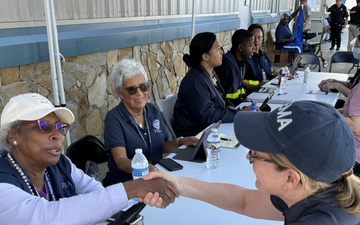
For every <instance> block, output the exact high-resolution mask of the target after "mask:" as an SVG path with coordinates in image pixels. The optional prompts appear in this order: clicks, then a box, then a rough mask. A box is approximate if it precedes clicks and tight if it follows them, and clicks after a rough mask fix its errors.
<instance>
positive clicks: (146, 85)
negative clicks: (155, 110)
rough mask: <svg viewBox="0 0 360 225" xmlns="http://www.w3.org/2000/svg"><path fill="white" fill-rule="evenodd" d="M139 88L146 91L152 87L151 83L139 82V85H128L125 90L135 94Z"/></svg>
mask: <svg viewBox="0 0 360 225" xmlns="http://www.w3.org/2000/svg"><path fill="white" fill-rule="evenodd" d="M138 88H139V89H140V91H141V92H146V91H148V90H149V89H150V83H149V82H145V83H142V84H139V86H130V87H126V88H125V90H126V91H127V93H128V94H129V95H134V94H136V92H137V89H138Z"/></svg>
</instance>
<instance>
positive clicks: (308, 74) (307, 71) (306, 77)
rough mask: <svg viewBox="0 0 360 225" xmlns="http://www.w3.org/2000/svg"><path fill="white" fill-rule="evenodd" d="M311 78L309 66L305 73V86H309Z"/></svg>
mask: <svg viewBox="0 0 360 225" xmlns="http://www.w3.org/2000/svg"><path fill="white" fill-rule="evenodd" d="M309 76H310V68H309V67H308V66H307V67H306V69H305V71H304V81H303V82H304V84H307V83H308V82H309Z"/></svg>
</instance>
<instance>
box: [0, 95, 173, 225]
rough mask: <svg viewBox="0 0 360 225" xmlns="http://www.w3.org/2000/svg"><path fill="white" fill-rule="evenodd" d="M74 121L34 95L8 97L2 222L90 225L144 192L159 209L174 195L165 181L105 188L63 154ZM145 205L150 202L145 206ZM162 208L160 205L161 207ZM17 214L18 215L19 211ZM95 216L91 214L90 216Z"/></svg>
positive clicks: (0, 130) (0, 185)
mask: <svg viewBox="0 0 360 225" xmlns="http://www.w3.org/2000/svg"><path fill="white" fill-rule="evenodd" d="M73 122H74V115H73V114H72V112H71V111H70V110H68V109H67V108H63V107H59V108H55V107H54V106H53V104H51V102H50V101H49V100H48V99H46V98H45V97H43V96H41V95H39V94H32V93H30V94H22V95H18V96H15V97H13V98H11V99H10V101H9V103H8V104H7V105H6V106H5V108H4V110H3V112H2V114H1V127H0V147H1V148H2V149H3V150H5V151H2V152H1V157H0V168H1V169H0V202H1V204H0V218H1V224H94V223H98V222H101V221H104V220H106V219H107V218H109V217H110V216H111V215H113V214H114V213H116V212H118V211H120V210H121V209H123V208H125V207H127V205H128V199H130V198H133V197H138V198H140V200H141V198H143V197H144V196H145V195H146V194H148V197H149V199H152V196H155V197H157V196H158V194H154V195H153V194H152V193H155V192H158V193H159V194H160V196H161V197H162V200H161V201H157V202H156V200H157V198H156V200H155V201H152V202H151V205H156V206H157V207H164V206H166V205H167V204H169V203H170V202H173V200H174V197H175V194H174V193H173V192H172V191H171V190H170V189H169V188H168V187H167V183H168V182H166V181H164V180H157V181H155V182H151V183H149V182H146V181H143V180H141V179H138V180H136V181H131V182H126V183H123V184H116V185H113V186H110V187H108V188H104V187H103V186H102V185H101V183H99V182H97V181H95V180H94V179H93V178H90V177H89V176H87V175H86V174H84V173H83V172H82V171H81V170H79V169H77V168H76V166H75V165H74V164H72V163H71V161H70V160H69V159H68V158H66V157H65V156H64V155H63V154H62V147H63V142H64V136H65V134H66V133H67V131H68V130H69V128H70V124H71V123H73ZM148 203H149V202H148ZM161 205H162V206H161ZM19 211H21V213H19ZM94 212H96V213H94Z"/></svg>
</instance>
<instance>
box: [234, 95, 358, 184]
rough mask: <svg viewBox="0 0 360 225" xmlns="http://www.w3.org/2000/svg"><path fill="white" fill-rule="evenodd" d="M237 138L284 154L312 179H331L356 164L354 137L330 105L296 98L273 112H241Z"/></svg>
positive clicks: (237, 118)
mask: <svg viewBox="0 0 360 225" xmlns="http://www.w3.org/2000/svg"><path fill="white" fill-rule="evenodd" d="M234 130H235V135H236V138H237V139H238V141H239V142H240V143H241V144H242V145H244V146H245V147H247V148H249V149H252V150H255V151H259V152H265V153H275V154H283V155H285V156H286V158H287V159H288V160H289V161H290V162H291V163H292V164H293V165H294V166H295V167H297V168H298V169H299V170H300V171H302V172H303V173H304V174H306V175H307V176H308V177H310V178H312V179H313V180H316V181H320V182H326V183H332V182H334V181H336V180H337V179H338V178H340V177H341V175H342V174H343V173H345V172H346V171H348V170H349V169H351V168H352V167H353V166H354V164H355V156H356V148H355V138H354V135H353V132H352V130H351V128H350V126H349V125H348V124H347V122H346V121H345V119H344V117H343V116H342V115H341V114H340V113H339V112H338V111H337V110H336V109H335V108H334V107H333V106H331V105H329V104H326V103H320V102H313V101H296V102H292V103H288V104H286V105H283V106H281V107H280V108H278V109H276V110H274V111H272V112H245V111H242V112H238V113H237V115H236V116H235V120H234Z"/></svg>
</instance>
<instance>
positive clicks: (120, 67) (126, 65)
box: [111, 59, 148, 92]
mask: <svg viewBox="0 0 360 225" xmlns="http://www.w3.org/2000/svg"><path fill="white" fill-rule="evenodd" d="M138 74H140V75H142V76H143V77H144V79H145V81H148V78H147V73H146V72H145V69H144V67H143V65H142V64H141V63H140V62H138V61H136V60H135V59H122V60H120V61H119V62H117V63H116V64H115V65H114V67H113V69H112V72H111V77H112V82H113V85H114V87H115V90H117V91H119V92H122V89H123V83H124V81H125V80H127V79H129V78H132V77H133V76H135V75H138Z"/></svg>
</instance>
